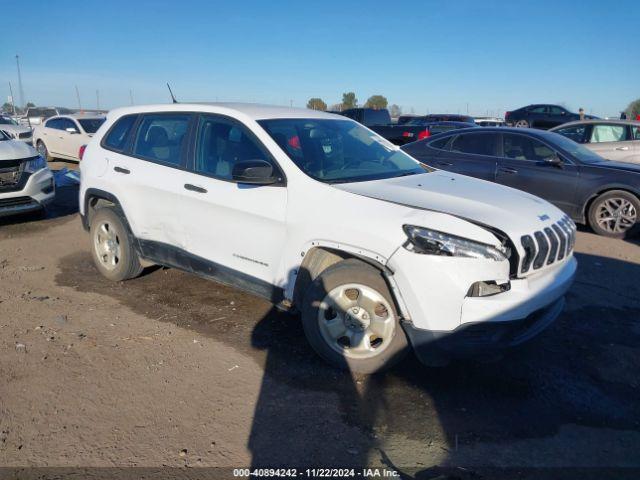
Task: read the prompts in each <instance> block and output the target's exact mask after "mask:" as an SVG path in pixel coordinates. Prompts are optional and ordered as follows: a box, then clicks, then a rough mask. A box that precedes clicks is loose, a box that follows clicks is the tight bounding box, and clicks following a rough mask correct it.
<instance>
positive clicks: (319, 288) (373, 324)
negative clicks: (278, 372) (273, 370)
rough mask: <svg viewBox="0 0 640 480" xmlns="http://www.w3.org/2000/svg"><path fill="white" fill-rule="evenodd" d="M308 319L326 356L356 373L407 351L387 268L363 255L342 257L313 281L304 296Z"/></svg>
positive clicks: (308, 330) (314, 342) (308, 329)
mask: <svg viewBox="0 0 640 480" xmlns="http://www.w3.org/2000/svg"><path fill="white" fill-rule="evenodd" d="M302 323H303V327H304V331H305V334H306V336H307V339H308V340H309V343H310V344H311V346H312V347H313V348H314V350H315V351H316V352H317V353H318V354H319V355H320V356H321V357H322V358H324V359H325V360H326V361H328V362H329V363H330V364H332V365H334V366H336V367H338V368H343V369H348V370H350V371H352V372H358V373H375V372H379V371H382V370H384V369H387V368H389V367H391V366H392V365H394V364H395V363H396V362H397V361H399V360H400V359H401V358H402V357H403V356H404V354H405V353H406V351H407V345H408V344H407V339H406V336H405V333H404V332H403V330H402V328H401V326H400V322H399V317H398V314H397V312H396V309H395V306H394V303H393V299H392V298H391V294H390V292H389V288H388V287H387V284H386V282H385V280H384V278H383V276H382V273H381V272H380V271H379V270H377V269H375V268H373V267H371V266H370V265H367V264H366V263H363V262H361V261H359V260H355V259H350V260H344V261H341V262H339V263H337V264H335V265H333V266H331V267H329V268H327V269H326V270H325V271H324V272H322V273H321V274H320V276H318V278H316V279H315V280H314V281H313V283H312V284H311V286H310V287H309V289H308V290H307V292H306V295H305V298H304V302H303V306H302Z"/></svg>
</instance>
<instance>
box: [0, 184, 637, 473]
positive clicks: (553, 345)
mask: <svg viewBox="0 0 640 480" xmlns="http://www.w3.org/2000/svg"><path fill="white" fill-rule="evenodd" d="M59 194H60V195H59V199H58V202H57V204H56V208H55V209H54V210H53V216H54V217H56V218H48V219H34V218H19V219H14V220H11V221H4V222H3V223H1V224H0V285H1V288H0V465H2V466H79V465H80V466H102V467H110V466H150V467H160V466H175V467H184V466H193V467H196V466H232V467H245V466H250V465H253V466H287V465H289V466H291V465H307V466H318V467H332V466H333V467H335V466H341V465H366V464H368V465H389V466H394V467H395V468H398V469H400V470H402V471H405V472H409V473H415V472H416V471H422V473H421V475H422V477H421V478H436V477H437V476H438V475H439V474H440V473H439V472H442V470H440V469H439V467H452V468H453V470H452V471H453V472H457V473H456V478H486V477H481V476H479V475H480V473H477V472H482V470H483V469H486V468H488V467H496V466H497V467H514V468H516V469H518V470H521V469H527V468H529V467H536V468H540V467H553V468H562V467H607V468H610V467H618V468H623V467H634V468H638V469H640V375H639V374H638V372H639V371H640V283H639V282H638V279H639V278H640V245H639V244H638V242H625V241H617V240H609V239H603V238H598V237H596V236H595V235H593V234H591V233H589V232H588V231H586V230H585V231H583V232H580V233H579V234H578V241H577V252H578V253H577V257H578V260H579V262H580V266H579V274H578V278H577V281H576V284H575V286H574V287H573V288H572V290H571V292H570V294H569V296H568V302H567V308H566V311H565V313H564V314H563V315H562V317H561V318H560V319H559V320H558V321H557V322H556V323H555V324H554V325H552V326H551V327H550V328H549V329H548V330H547V331H545V332H544V333H543V334H542V335H540V336H539V337H538V338H536V339H535V340H533V341H532V342H530V343H529V344H527V345H526V346H524V347H523V348H520V349H518V350H517V351H514V352H511V353H510V354H509V355H508V356H507V357H506V358H504V359H503V360H501V361H500V362H498V363H491V364H480V363H456V364H453V365H450V366H448V367H444V368H436V369H427V368H424V367H422V366H421V365H420V364H419V363H418V362H417V361H416V360H415V359H414V358H413V357H409V358H407V360H405V361H403V363H401V364H400V365H399V366H397V367H396V368H394V369H393V371H391V372H390V373H387V374H386V375H381V376H372V377H363V378H353V377H351V376H350V375H347V374H344V373H341V372H337V371H334V370H332V369H331V368H328V367H327V366H325V364H324V363H323V362H322V361H320V360H319V359H318V358H317V357H316V356H315V355H314V354H313V353H312V352H311V351H310V348H309V347H307V344H306V342H305V340H304V337H303V333H302V329H301V326H300V324H299V321H298V319H297V318H296V317H293V316H290V315H288V314H284V313H280V312H278V311H276V310H274V309H273V308H271V306H270V305H269V304H267V303H266V302H264V301H262V300H259V299H256V298H254V297H252V296H250V295H246V294H243V293H240V292H238V291H236V290H233V289H230V288H226V287H222V286H219V285H217V284H215V283H212V282H208V281H206V280H202V279H199V278H196V277H193V276H189V275H187V274H183V273H181V272H178V271H175V270H170V269H156V270H153V271H149V272H147V273H146V274H145V275H144V276H143V277H141V278H139V279H136V280H132V281H129V282H125V283H110V282H109V281H107V280H105V279H103V278H102V277H101V276H99V275H98V274H97V272H96V270H95V269H94V267H93V265H92V263H91V260H90V257H89V254H88V236H87V235H86V234H85V233H84V232H83V230H82V228H81V225H80V221H79V218H78V216H77V214H75V213H74V212H75V211H76V190H75V189H74V188H71V189H69V188H67V189H64V190H60V192H59ZM456 467H464V469H463V468H456ZM558 471H560V470H558ZM636 471H640V470H636ZM448 472H449V473H451V470H448ZM476 475H477V476H476ZM556 478H558V477H556Z"/></svg>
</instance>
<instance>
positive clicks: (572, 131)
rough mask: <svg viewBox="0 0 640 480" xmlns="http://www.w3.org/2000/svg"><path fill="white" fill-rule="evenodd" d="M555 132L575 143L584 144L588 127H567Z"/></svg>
mask: <svg viewBox="0 0 640 480" xmlns="http://www.w3.org/2000/svg"><path fill="white" fill-rule="evenodd" d="M554 131H555V132H556V133H559V134H560V135H563V136H565V137H567V138H570V139H571V140H573V141H574V142H577V143H584V141H585V134H586V132H587V127H586V125H576V126H574V127H565V128H560V129H559V130H554Z"/></svg>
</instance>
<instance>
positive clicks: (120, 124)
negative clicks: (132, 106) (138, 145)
mask: <svg viewBox="0 0 640 480" xmlns="http://www.w3.org/2000/svg"><path fill="white" fill-rule="evenodd" d="M137 119H138V115H126V116H124V117H122V118H120V119H119V120H117V121H116V123H114V125H113V126H112V127H111V129H110V130H109V132H108V133H107V134H106V135H105V137H104V140H103V141H102V146H103V147H105V148H107V149H109V150H116V151H118V152H121V151H123V150H124V149H125V147H126V145H127V140H128V139H129V134H130V133H131V129H132V128H133V126H134V125H135V123H136V120H137Z"/></svg>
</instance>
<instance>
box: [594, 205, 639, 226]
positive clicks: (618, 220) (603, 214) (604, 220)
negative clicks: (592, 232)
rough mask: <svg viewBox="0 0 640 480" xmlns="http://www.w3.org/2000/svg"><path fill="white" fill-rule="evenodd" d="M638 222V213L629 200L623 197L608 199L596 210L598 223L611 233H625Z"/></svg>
mask: <svg viewBox="0 0 640 480" xmlns="http://www.w3.org/2000/svg"><path fill="white" fill-rule="evenodd" d="M637 221H638V212H637V210H636V208H635V206H634V205H633V203H631V202H630V201H629V200H627V199H625V198H621V197H612V198H607V199H606V200H604V201H603V202H602V203H600V204H599V205H598V207H597V209H596V222H597V223H598V226H599V227H600V228H602V229H603V230H605V231H607V232H610V233H624V232H626V231H627V230H629V229H630V228H632V227H633V226H634V225H635V223H636V222H637Z"/></svg>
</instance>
